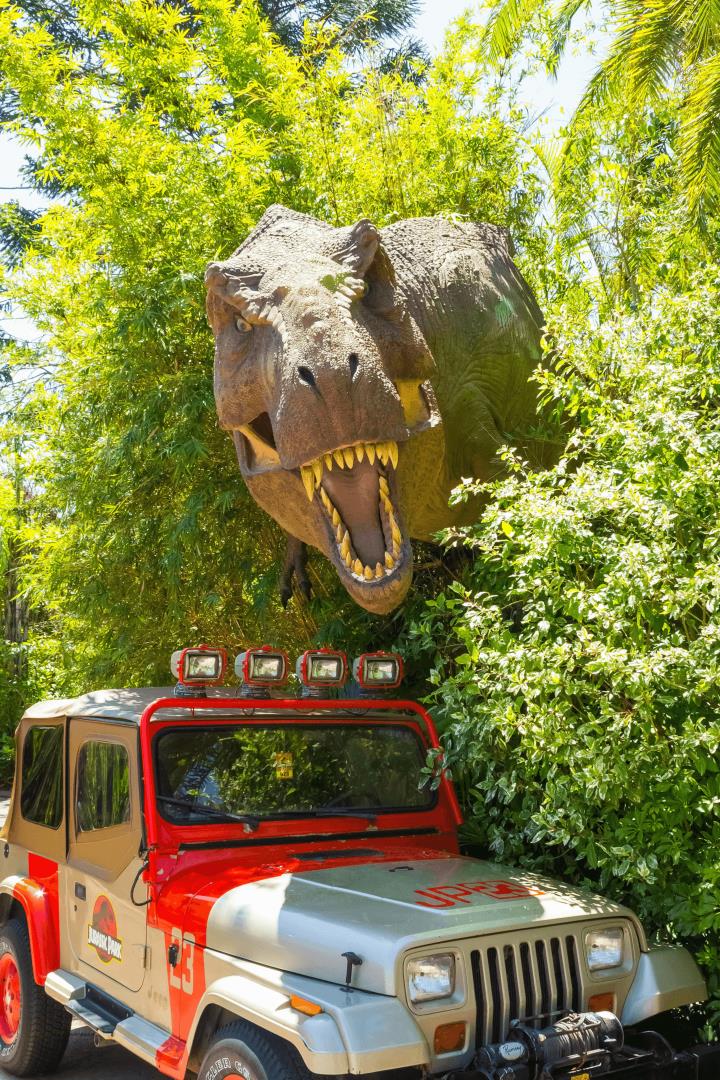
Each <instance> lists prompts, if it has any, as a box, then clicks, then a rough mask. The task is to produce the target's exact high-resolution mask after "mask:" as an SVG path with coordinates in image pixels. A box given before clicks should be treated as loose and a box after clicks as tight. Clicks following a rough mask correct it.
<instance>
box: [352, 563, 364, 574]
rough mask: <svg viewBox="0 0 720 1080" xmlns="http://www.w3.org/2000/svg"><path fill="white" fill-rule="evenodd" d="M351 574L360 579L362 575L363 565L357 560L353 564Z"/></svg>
mask: <svg viewBox="0 0 720 1080" xmlns="http://www.w3.org/2000/svg"><path fill="white" fill-rule="evenodd" d="M353 573H354V574H357V576H358V577H362V575H363V564H362V563H361V562H360V560H359V559H356V560H355V562H354V563H353Z"/></svg>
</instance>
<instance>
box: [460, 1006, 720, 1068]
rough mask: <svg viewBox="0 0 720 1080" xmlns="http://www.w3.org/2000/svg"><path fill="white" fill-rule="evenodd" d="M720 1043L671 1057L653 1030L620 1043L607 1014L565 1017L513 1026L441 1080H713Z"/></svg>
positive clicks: (615, 1023)
mask: <svg viewBox="0 0 720 1080" xmlns="http://www.w3.org/2000/svg"><path fill="white" fill-rule="evenodd" d="M719 1075H720V1044H716V1045H713V1046H696V1047H692V1048H691V1049H689V1050H683V1051H679V1052H676V1051H674V1050H673V1049H672V1047H670V1045H669V1044H668V1043H667V1042H666V1040H665V1039H664V1038H663V1037H662V1036H661V1035H659V1034H657V1033H656V1032H653V1031H644V1032H640V1033H637V1032H634V1033H632V1035H631V1038H630V1041H629V1042H627V1043H626V1041H625V1032H624V1030H623V1027H622V1024H621V1023H620V1020H619V1019H618V1018H617V1017H616V1016H614V1015H613V1014H612V1013H580V1014H577V1013H568V1014H566V1015H564V1016H561V1017H559V1018H558V1019H557V1021H556V1022H555V1023H553V1024H549V1025H548V1026H547V1027H544V1028H542V1029H537V1028H531V1027H528V1026H527V1025H524V1024H514V1025H513V1026H512V1027H511V1029H510V1032H509V1033H508V1037H507V1039H506V1040H505V1041H504V1042H503V1043H494V1044H492V1045H490V1046H484V1047H482V1048H481V1049H480V1050H479V1051H478V1052H477V1054H476V1056H475V1058H474V1059H473V1061H472V1063H471V1065H470V1067H469V1068H467V1069H463V1070H460V1071H454V1072H451V1073H447V1074H445V1076H444V1077H443V1080H595V1078H596V1077H597V1078H598V1080H600V1078H601V1077H602V1078H603V1080H605V1078H614V1077H617V1080H717V1077H718V1076H719Z"/></svg>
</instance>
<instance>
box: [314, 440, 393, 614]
mask: <svg viewBox="0 0 720 1080" xmlns="http://www.w3.org/2000/svg"><path fill="white" fill-rule="evenodd" d="M397 462H398V447H397V443H394V442H383V443H354V444H353V445H351V446H343V447H338V448H336V449H335V450H333V451H331V452H328V453H325V454H321V455H320V456H319V457H317V458H315V460H314V461H312V462H310V463H308V464H307V465H303V466H302V467H301V469H300V476H301V478H302V481H303V485H304V488H305V492H306V494H307V496H308V499H309V500H310V501H311V502H312V503H313V505H314V507H315V508H316V509H317V511H318V512H319V513H320V515H321V517H322V519H323V524H324V527H325V532H326V534H327V538H328V541H329V544H328V552H327V553H328V555H329V557H330V559H331V561H332V562H333V564H334V565H335V568H336V570H337V572H338V575H339V577H340V580H341V581H342V583H343V585H344V586H345V588H346V589H347V590H348V592H349V593H350V595H351V596H352V597H353V598H354V599H355V600H356V601H357V602H358V603H359V604H361V605H362V606H363V607H364V608H366V609H368V610H369V611H373V612H375V613H377V614H384V613H386V612H388V611H391V610H392V609H393V608H394V607H397V605H398V604H399V603H400V602H401V601H402V599H403V597H404V596H405V594H406V592H407V590H408V588H409V586H410V580H411V578H412V547H411V545H410V542H409V539H408V538H407V537H405V536H404V533H403V527H402V520H401V517H400V513H399V510H398V508H397V497H396V482H395V468H396V466H397Z"/></svg>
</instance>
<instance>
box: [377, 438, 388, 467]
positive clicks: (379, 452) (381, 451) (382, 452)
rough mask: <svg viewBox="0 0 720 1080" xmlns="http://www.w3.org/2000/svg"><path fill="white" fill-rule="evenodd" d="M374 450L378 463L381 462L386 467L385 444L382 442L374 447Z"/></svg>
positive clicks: (386, 451) (386, 454)
mask: <svg viewBox="0 0 720 1080" xmlns="http://www.w3.org/2000/svg"><path fill="white" fill-rule="evenodd" d="M375 449H376V450H377V456H378V458H379V459H380V461H382V463H383V465H387V463H388V450H387V443H384V442H381V443H378V444H377V446H376V447H375Z"/></svg>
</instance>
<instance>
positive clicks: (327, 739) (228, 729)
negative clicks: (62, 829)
mask: <svg viewBox="0 0 720 1080" xmlns="http://www.w3.org/2000/svg"><path fill="white" fill-rule="evenodd" d="M154 747H155V751H154V752H155V775H156V787H157V801H158V809H159V811H160V813H161V814H162V816H163V817H164V818H165V819H166V820H168V821H170V822H173V823H174V824H182V825H199V824H203V825H208V824H213V823H215V824H219V823H221V822H223V820H224V821H225V822H227V823H231V822H233V821H244V822H245V823H246V824H249V825H250V826H251V827H256V826H257V824H258V823H259V822H260V821H262V820H263V819H273V820H282V819H287V820H291V819H294V818H302V817H312V818H315V817H333V816H338V817H354V816H357V817H360V818H363V817H364V818H366V819H370V820H372V819H373V818H374V817H375V816H376V815H377V814H379V813H392V812H395V813H398V812H403V811H417V810H426V809H429V808H430V807H431V806H433V805H434V803H435V796H434V793H433V792H432V791H431V790H430V788H429V787H428V785H427V783H426V779H427V777H426V776H425V775H424V774H423V772H422V769H423V766H424V764H425V756H426V751H425V747H424V745H423V743H422V741H421V739H420V737H419V735H418V734H417V732H415V731H413V730H412V729H411V728H409V727H405V726H402V725H399V724H388V723H382V724H357V723H351V724H350V723H337V724H332V723H325V722H323V723H322V724H302V723H300V724H298V723H293V724H292V725H290V724H272V723H268V724H257V723H253V724H242V725H238V726H234V725H233V726H228V725H223V726H222V727H218V726H215V727H200V726H198V727H195V726H193V727H182V728H171V729H169V730H166V731H163V732H161V733H160V734H159V735H158V736H157V737H156V739H155V743H154Z"/></svg>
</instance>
